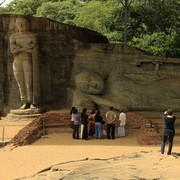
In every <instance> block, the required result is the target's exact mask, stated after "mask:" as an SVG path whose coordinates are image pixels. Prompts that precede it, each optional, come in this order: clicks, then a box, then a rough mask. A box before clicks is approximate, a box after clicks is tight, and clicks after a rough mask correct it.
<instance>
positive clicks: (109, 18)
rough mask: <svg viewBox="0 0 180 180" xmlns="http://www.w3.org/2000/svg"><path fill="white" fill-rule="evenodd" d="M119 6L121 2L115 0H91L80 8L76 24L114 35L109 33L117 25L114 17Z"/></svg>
mask: <svg viewBox="0 0 180 180" xmlns="http://www.w3.org/2000/svg"><path fill="white" fill-rule="evenodd" d="M118 7H119V4H118V3H117V2H116V1H115V0H109V1H106V2H104V3H102V2H99V1H95V0H94V1H91V2H89V3H87V4H86V5H85V6H82V7H81V8H79V11H78V14H77V15H76V18H75V24H76V25H77V26H81V27H86V28H88V29H92V30H95V31H97V32H99V33H101V34H104V35H107V36H108V37H112V35H108V34H111V33H114V32H113V31H115V26H116V25H114V23H113V22H114V19H113V17H114V14H115V12H116V11H117V8H118ZM113 26H114V27H113ZM116 32H117V30H116ZM116 37H117V36H116Z"/></svg>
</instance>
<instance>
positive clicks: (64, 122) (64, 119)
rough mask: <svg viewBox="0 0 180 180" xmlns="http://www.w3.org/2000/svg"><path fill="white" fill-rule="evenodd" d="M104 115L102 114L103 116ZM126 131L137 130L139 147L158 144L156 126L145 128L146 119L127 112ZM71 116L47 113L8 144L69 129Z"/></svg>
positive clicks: (58, 112)
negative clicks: (57, 129) (51, 130)
mask: <svg viewBox="0 0 180 180" xmlns="http://www.w3.org/2000/svg"><path fill="white" fill-rule="evenodd" d="M104 115H105V113H103V116H104ZM126 115H127V123H126V129H129V130H133V129H138V134H137V142H138V144H140V145H155V144H159V143H160V135H159V134H158V132H157V126H156V125H154V127H153V128H146V124H147V123H150V120H148V119H147V118H145V117H143V116H141V115H139V114H137V113H134V112H128V113H126ZM70 124H71V116H70V114H69V110H57V111H49V112H47V113H45V114H43V115H41V116H40V117H38V118H37V119H35V120H34V121H33V122H31V123H30V124H28V125H27V126H26V127H24V128H23V129H22V130H20V131H19V133H18V134H17V135H16V136H15V137H14V138H13V139H12V140H11V141H10V142H9V143H10V144H13V145H14V146H24V145H28V144H32V143H33V142H35V141H36V140H37V139H39V138H40V137H41V136H42V135H43V134H44V132H43V131H44V128H45V129H53V128H59V129H62V128H64V129H65V128H68V129H69V128H70Z"/></svg>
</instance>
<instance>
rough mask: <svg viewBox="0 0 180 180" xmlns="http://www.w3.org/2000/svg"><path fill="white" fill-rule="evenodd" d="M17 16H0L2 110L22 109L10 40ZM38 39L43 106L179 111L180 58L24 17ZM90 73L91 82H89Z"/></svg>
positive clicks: (0, 106)
mask: <svg viewBox="0 0 180 180" xmlns="http://www.w3.org/2000/svg"><path fill="white" fill-rule="evenodd" d="M17 17H19V16H17V15H0V39H1V41H0V85H1V87H2V88H1V89H0V111H1V113H6V112H9V110H10V109H15V108H19V107H20V105H21V100H20V98H19V90H18V86H17V83H16V80H15V78H14V75H13V70H12V64H13V59H14V57H13V55H12V53H11V52H10V47H9V38H10V36H11V35H12V34H15V33H17V30H16V29H15V20H16V19H17ZM25 18H26V19H27V20H28V21H29V22H30V32H32V33H35V34H36V35H37V37H38V46H39V51H38V59H39V71H40V75H39V76H40V77H39V79H40V96H41V99H40V106H41V107H46V108H47V109H60V108H62V107H70V106H72V105H74V106H77V107H79V108H82V107H88V108H92V107H96V108H107V107H109V106H110V105H113V106H114V108H115V109H121V108H123V109H127V110H165V109H167V108H169V107H173V108H175V109H176V110H180V108H179V107H180V95H179V88H180V80H179V77H180V59H168V58H161V57H156V56H150V55H148V54H147V53H144V52H142V51H140V50H138V49H135V48H133V47H130V46H125V45H114V44H109V43H108V40H107V38H106V37H104V36H102V35H100V34H98V33H96V32H94V31H90V30H88V29H84V28H77V27H73V26H69V25H65V24H62V23H58V22H54V21H51V20H49V19H44V18H34V17H25ZM87 77H88V80H87Z"/></svg>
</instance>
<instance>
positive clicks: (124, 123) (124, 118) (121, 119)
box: [119, 112, 126, 126]
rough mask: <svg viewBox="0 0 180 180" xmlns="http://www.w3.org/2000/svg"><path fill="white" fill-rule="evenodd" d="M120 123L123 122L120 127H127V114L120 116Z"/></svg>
mask: <svg viewBox="0 0 180 180" xmlns="http://www.w3.org/2000/svg"><path fill="white" fill-rule="evenodd" d="M119 121H121V122H120V126H125V125H126V114H125V113H123V112H121V113H120V114H119Z"/></svg>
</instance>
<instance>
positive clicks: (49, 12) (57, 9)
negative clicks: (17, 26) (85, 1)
mask: <svg viewBox="0 0 180 180" xmlns="http://www.w3.org/2000/svg"><path fill="white" fill-rule="evenodd" d="M80 5H81V4H80V3H77V2H75V1H72V0H71V1H62V2H55V3H52V2H47V3H43V4H42V6H41V7H39V8H38V9H37V16H41V17H47V18H50V19H53V20H56V21H59V22H63V23H67V24H71V25H73V24H74V18H75V16H76V14H77V11H78V8H79V6H80Z"/></svg>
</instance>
